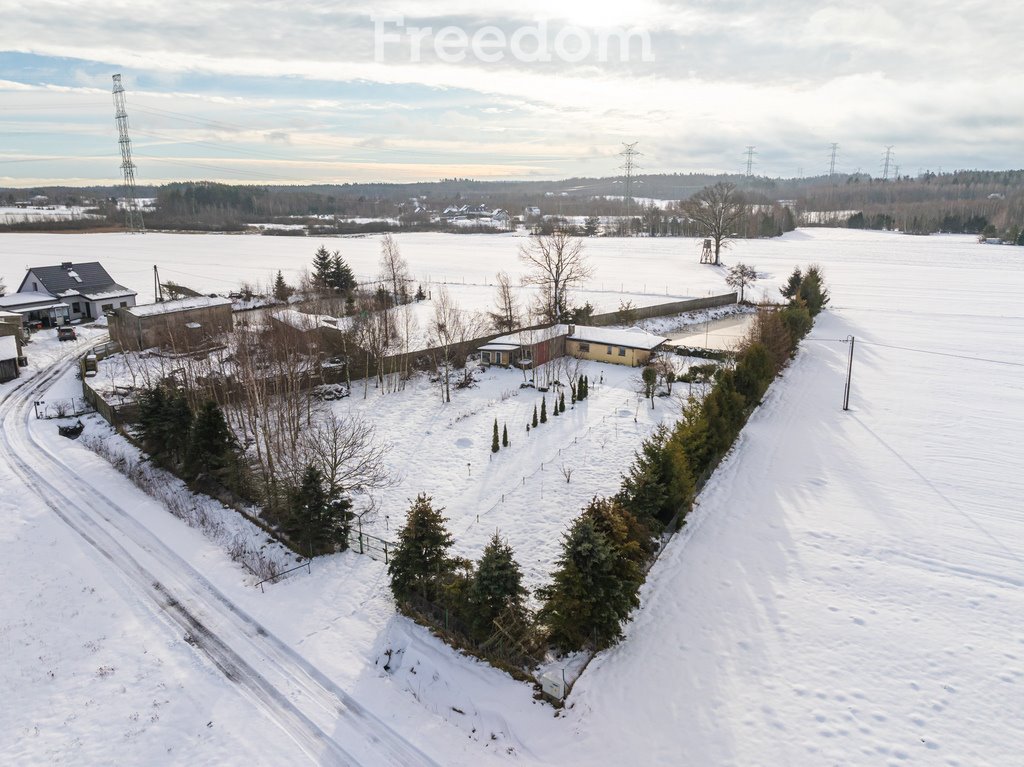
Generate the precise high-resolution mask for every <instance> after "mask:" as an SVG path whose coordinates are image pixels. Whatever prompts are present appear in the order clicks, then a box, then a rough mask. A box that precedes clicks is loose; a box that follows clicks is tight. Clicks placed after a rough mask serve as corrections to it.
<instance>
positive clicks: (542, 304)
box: [519, 230, 593, 322]
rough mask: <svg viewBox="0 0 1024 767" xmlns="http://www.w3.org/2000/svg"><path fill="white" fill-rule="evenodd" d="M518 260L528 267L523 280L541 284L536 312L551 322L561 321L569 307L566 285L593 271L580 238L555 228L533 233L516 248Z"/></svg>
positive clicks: (572, 284)
mask: <svg viewBox="0 0 1024 767" xmlns="http://www.w3.org/2000/svg"><path fill="white" fill-rule="evenodd" d="M519 260H520V261H522V262H523V263H524V264H526V266H527V267H529V269H530V271H529V272H527V273H526V275H525V276H524V277H523V283H524V284H527V285H536V286H538V287H539V288H540V296H539V302H538V305H537V307H536V310H537V311H536V313H537V314H538V315H539V316H541V317H543V318H544V319H546V320H548V321H550V322H561V321H562V319H563V318H564V316H565V314H566V312H567V308H568V298H569V289H570V288H573V287H575V286H577V285H579V284H580V283H581V282H583V281H584V280H586V279H587V278H588V277H590V275H591V274H592V273H593V270H592V269H591V267H590V265H589V264H588V263H587V260H586V255H585V254H584V248H583V240H581V239H579V238H578V237H573V236H571V235H570V234H568V233H566V232H564V231H561V230H557V231H555V232H554V233H552V234H547V235H536V236H533V237H531V238H530V244H529V245H524V246H522V247H521V248H520V249H519Z"/></svg>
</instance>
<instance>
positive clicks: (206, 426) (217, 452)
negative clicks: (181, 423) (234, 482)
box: [185, 400, 232, 477]
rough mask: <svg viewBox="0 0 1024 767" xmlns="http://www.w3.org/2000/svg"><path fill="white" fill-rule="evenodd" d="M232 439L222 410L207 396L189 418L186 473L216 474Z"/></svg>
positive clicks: (221, 466) (223, 465)
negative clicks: (191, 418)
mask: <svg viewBox="0 0 1024 767" xmlns="http://www.w3.org/2000/svg"><path fill="white" fill-rule="evenodd" d="M231 442H232V438H231V431H230V429H229V428H228V424H227V421H226V420H224V413H223V411H222V410H221V409H220V406H219V405H217V403H216V402H214V401H213V400H207V401H206V402H205V403H203V406H202V407H200V408H199V412H198V413H196V417H195V420H194V421H193V422H192V433H191V435H190V439H189V445H188V452H187V456H186V462H185V463H186V471H187V473H188V474H189V475H191V476H193V477H195V476H197V475H199V474H213V475H219V474H220V473H221V471H222V470H223V469H224V467H225V466H226V465H227V459H228V454H229V451H230V449H231Z"/></svg>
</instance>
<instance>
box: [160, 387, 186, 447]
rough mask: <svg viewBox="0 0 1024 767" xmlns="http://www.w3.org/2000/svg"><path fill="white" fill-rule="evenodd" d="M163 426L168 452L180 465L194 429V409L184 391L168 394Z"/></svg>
mask: <svg viewBox="0 0 1024 767" xmlns="http://www.w3.org/2000/svg"><path fill="white" fill-rule="evenodd" d="M162 428H163V438H164V441H165V444H166V445H167V452H168V453H169V454H170V457H171V460H172V461H173V462H174V464H175V465H180V464H181V462H182V461H183V460H184V459H185V452H186V450H187V449H188V443H189V434H190V432H191V429H192V410H191V408H189V406H188V400H187V399H186V398H185V393H184V392H174V393H173V394H171V395H169V396H168V398H167V405H166V408H165V411H164V418H163V427H162Z"/></svg>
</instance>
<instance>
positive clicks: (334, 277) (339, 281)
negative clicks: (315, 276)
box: [328, 251, 356, 295]
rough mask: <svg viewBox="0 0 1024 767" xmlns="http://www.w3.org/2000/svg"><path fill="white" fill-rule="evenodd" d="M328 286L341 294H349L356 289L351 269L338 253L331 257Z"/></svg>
mask: <svg viewBox="0 0 1024 767" xmlns="http://www.w3.org/2000/svg"><path fill="white" fill-rule="evenodd" d="M328 284H329V285H330V287H332V288H334V289H335V290H336V291H338V292H339V293H342V294H346V295H347V294H348V293H351V292H352V291H353V290H355V287H356V278H355V275H354V274H353V273H352V268H351V267H350V266H349V265H348V263H347V262H346V261H345V259H344V258H342V257H341V254H340V253H339V252H338V251H335V252H334V255H333V256H331V270H330V275H329V278H328Z"/></svg>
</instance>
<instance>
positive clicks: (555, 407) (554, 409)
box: [551, 396, 562, 415]
mask: <svg viewBox="0 0 1024 767" xmlns="http://www.w3.org/2000/svg"><path fill="white" fill-rule="evenodd" d="M561 412H562V411H561V410H560V409H559V407H558V397H557V396H556V397H555V398H554V402H553V403H552V405H551V414H552V415H558V414H559V413H561Z"/></svg>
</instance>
